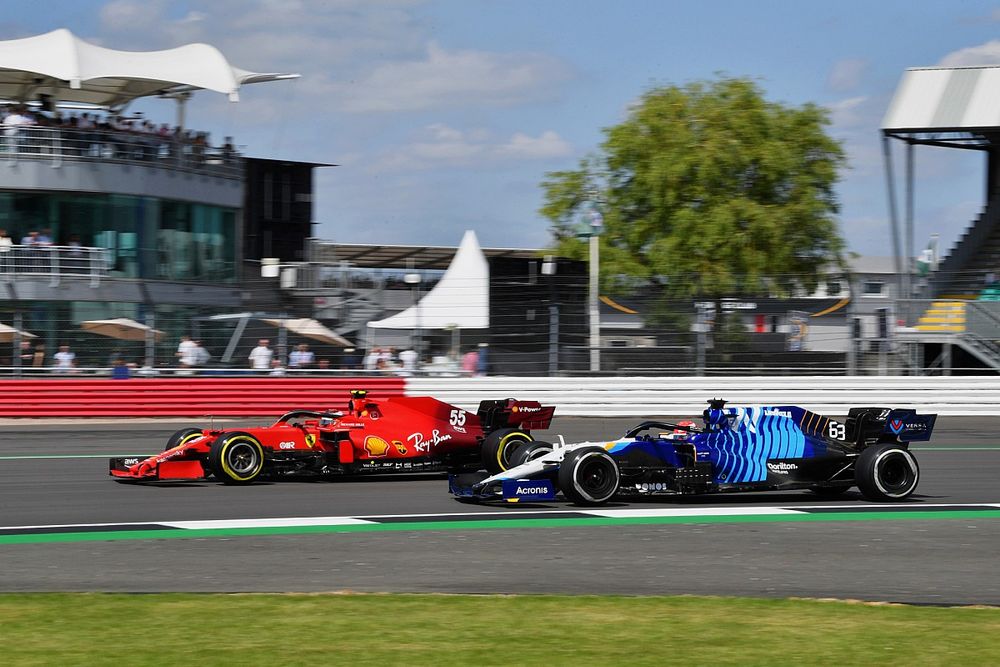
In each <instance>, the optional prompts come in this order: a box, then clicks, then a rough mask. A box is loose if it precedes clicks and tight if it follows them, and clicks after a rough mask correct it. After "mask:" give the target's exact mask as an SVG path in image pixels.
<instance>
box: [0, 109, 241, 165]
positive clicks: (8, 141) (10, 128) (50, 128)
mask: <svg viewBox="0 0 1000 667" xmlns="http://www.w3.org/2000/svg"><path fill="white" fill-rule="evenodd" d="M0 127H3V134H4V144H3V148H4V151H6V152H16V153H58V154H61V155H64V156H70V157H74V156H90V157H102V158H117V159H134V160H146V161H153V160H165V159H170V158H178V159H183V160H186V161H190V162H193V163H195V164H204V163H208V162H212V161H218V162H223V163H228V162H232V161H233V160H234V159H235V158H236V149H235V147H234V146H233V140H232V137H226V140H225V142H224V143H223V145H222V146H218V147H212V145H211V143H210V140H209V133H208V132H199V131H196V130H189V129H185V128H182V127H180V126H170V125H169V124H167V123H160V124H157V123H154V122H152V121H150V120H148V119H146V118H144V117H143V116H142V115H141V114H139V113H136V114H133V115H132V116H122V115H118V114H113V113H99V112H96V111H86V112H79V113H78V112H75V111H73V112H68V113H63V112H61V111H52V112H43V111H39V110H35V109H30V108H29V107H27V106H25V105H23V104H18V105H9V106H6V107H0ZM37 128H41V129H42V130H43V131H35V130H36V129H37Z"/></svg>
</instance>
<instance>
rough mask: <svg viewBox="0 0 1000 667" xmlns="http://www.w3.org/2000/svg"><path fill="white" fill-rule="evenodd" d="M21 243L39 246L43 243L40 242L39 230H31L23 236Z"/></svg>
mask: <svg viewBox="0 0 1000 667" xmlns="http://www.w3.org/2000/svg"><path fill="white" fill-rule="evenodd" d="M21 245H25V246H37V245H41V244H40V243H39V242H38V232H37V231H35V230H34V229H32V230H31V231H30V232H28V233H27V234H25V235H24V236H23V237H21Z"/></svg>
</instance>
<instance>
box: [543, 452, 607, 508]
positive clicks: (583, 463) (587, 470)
mask: <svg viewBox="0 0 1000 667" xmlns="http://www.w3.org/2000/svg"><path fill="white" fill-rule="evenodd" d="M558 480H559V488H560V489H561V490H562V492H563V495H564V496H566V498H567V499H568V500H570V501H572V502H574V503H576V504H577V505H602V504H604V503H606V502H608V500H610V499H611V497H612V496H613V495H615V494H616V493H617V492H618V485H619V484H620V483H621V475H620V474H619V472H618V464H617V463H615V460H614V459H613V458H611V455H610V454H608V453H607V452H606V451H604V450H603V449H600V448H598V447H593V448H590V447H588V448H585V449H576V450H574V451H572V452H570V453H569V454H567V455H566V457H565V458H564V459H563V461H562V464H561V465H560V466H559V477H558Z"/></svg>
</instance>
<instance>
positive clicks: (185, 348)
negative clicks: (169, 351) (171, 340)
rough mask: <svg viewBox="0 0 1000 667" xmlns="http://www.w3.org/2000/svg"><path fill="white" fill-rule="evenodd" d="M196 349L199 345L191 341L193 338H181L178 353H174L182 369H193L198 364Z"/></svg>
mask: <svg viewBox="0 0 1000 667" xmlns="http://www.w3.org/2000/svg"><path fill="white" fill-rule="evenodd" d="M196 347H197V345H195V342H194V341H193V340H191V336H181V342H180V343H179V344H178V345H177V352H175V353H174V356H175V357H177V360H178V362H179V363H180V365H181V368H192V367H194V365H195V363H197V359H196V352H195V348H196Z"/></svg>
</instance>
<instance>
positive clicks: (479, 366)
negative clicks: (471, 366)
mask: <svg viewBox="0 0 1000 667" xmlns="http://www.w3.org/2000/svg"><path fill="white" fill-rule="evenodd" d="M489 372H490V344H489V343H480V344H479V356H478V358H477V359H476V375H479V376H483V375H489Z"/></svg>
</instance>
